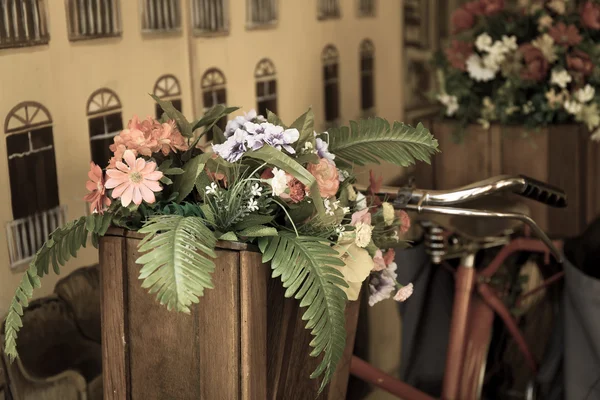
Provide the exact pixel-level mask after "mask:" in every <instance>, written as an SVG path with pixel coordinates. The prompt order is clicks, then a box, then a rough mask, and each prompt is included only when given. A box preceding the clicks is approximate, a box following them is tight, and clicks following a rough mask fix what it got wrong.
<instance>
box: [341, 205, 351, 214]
mask: <svg viewBox="0 0 600 400" xmlns="http://www.w3.org/2000/svg"><path fill="white" fill-rule="evenodd" d="M342 211H343V212H344V214H348V213H349V212H350V207H342Z"/></svg>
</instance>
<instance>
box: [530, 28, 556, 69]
mask: <svg viewBox="0 0 600 400" xmlns="http://www.w3.org/2000/svg"><path fill="white" fill-rule="evenodd" d="M531 44H532V45H533V46H534V47H537V48H538V49H539V50H540V51H541V52H542V54H543V55H544V58H545V59H546V60H548V62H549V63H553V62H554V61H556V59H557V56H556V47H554V39H552V37H551V36H550V35H548V34H547V33H544V34H543V35H541V36H538V37H537V38H536V39H535V40H534V41H533V42H531Z"/></svg>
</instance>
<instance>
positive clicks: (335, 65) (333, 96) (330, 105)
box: [321, 44, 340, 122]
mask: <svg viewBox="0 0 600 400" xmlns="http://www.w3.org/2000/svg"><path fill="white" fill-rule="evenodd" d="M321 60H322V62H323V85H324V95H325V96H324V100H325V121H327V122H335V121H337V120H338V118H339V117H340V84H339V62H340V57H339V54H338V51H337V49H336V48H335V46H334V45H331V44H330V45H328V46H326V47H325V49H323V53H322V54H321Z"/></svg>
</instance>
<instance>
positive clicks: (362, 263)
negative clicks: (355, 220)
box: [333, 244, 374, 300]
mask: <svg viewBox="0 0 600 400" xmlns="http://www.w3.org/2000/svg"><path fill="white" fill-rule="evenodd" d="M333 249H334V250H335V251H337V252H338V254H339V258H341V259H342V261H344V263H345V264H346V265H345V266H343V267H338V266H334V268H336V269H337V270H338V271H340V272H341V273H342V274H343V275H344V280H345V281H346V283H348V286H349V287H348V288H342V289H343V290H344V292H346V295H347V296H348V300H357V299H358V295H359V293H360V287H361V285H362V283H363V282H364V281H365V279H367V277H368V276H369V274H370V273H371V270H372V269H373V266H374V264H373V259H372V258H371V256H370V255H369V253H368V252H367V251H366V250H364V249H361V248H359V247H357V246H356V245H355V244H349V245H348V244H346V245H337V246H335V247H334V248H333Z"/></svg>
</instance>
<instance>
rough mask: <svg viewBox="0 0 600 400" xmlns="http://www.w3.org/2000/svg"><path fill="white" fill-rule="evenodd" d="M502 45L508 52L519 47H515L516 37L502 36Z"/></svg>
mask: <svg viewBox="0 0 600 400" xmlns="http://www.w3.org/2000/svg"><path fill="white" fill-rule="evenodd" d="M502 44H503V45H504V47H505V48H506V50H508V51H515V50H517V48H518V47H519V46H518V45H517V37H516V36H514V35H513V36H506V35H502Z"/></svg>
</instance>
